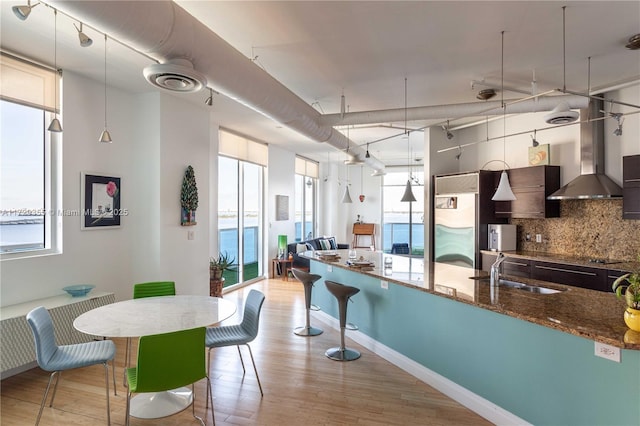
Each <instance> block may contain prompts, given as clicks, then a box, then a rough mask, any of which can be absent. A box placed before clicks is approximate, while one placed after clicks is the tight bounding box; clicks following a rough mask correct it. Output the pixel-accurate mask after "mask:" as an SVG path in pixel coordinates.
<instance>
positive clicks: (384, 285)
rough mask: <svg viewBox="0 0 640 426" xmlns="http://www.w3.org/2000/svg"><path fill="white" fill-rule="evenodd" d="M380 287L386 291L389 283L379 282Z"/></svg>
mask: <svg viewBox="0 0 640 426" xmlns="http://www.w3.org/2000/svg"><path fill="white" fill-rule="evenodd" d="M380 287H381V288H383V289H385V290H388V289H389V281H384V280H380Z"/></svg>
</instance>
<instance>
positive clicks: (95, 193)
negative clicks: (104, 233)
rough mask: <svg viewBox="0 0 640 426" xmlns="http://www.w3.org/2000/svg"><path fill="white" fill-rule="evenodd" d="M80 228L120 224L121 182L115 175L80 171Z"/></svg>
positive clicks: (121, 213) (102, 227) (106, 226)
mask: <svg viewBox="0 0 640 426" xmlns="http://www.w3.org/2000/svg"><path fill="white" fill-rule="evenodd" d="M80 186H81V197H80V198H81V200H82V201H81V203H82V215H81V216H82V223H81V228H82V229H105V228H112V227H114V226H120V216H123V215H124V214H123V213H124V212H123V210H122V209H121V208H120V195H121V182H120V178H119V177H116V176H104V175H97V174H89V173H82V175H81V185H80Z"/></svg>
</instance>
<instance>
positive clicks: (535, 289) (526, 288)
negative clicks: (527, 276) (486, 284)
mask: <svg viewBox="0 0 640 426" xmlns="http://www.w3.org/2000/svg"><path fill="white" fill-rule="evenodd" d="M498 285H502V286H505V287H511V288H515V289H518V290H523V291H528V292H529V293H537V294H554V293H560V292H561V291H562V290H555V289H553V288H547V287H538V286H534V285H527V284H524V283H519V282H517V281H510V280H500V281H498Z"/></svg>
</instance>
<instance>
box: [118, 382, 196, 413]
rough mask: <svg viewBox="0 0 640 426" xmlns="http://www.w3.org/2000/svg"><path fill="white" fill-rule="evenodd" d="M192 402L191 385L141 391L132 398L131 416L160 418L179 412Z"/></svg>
mask: <svg viewBox="0 0 640 426" xmlns="http://www.w3.org/2000/svg"><path fill="white" fill-rule="evenodd" d="M192 403H193V392H191V388H190V387H189V388H187V387H183V388H178V389H173V390H170V391H166V392H149V393H139V394H136V395H135V396H134V397H133V398H131V416H133V417H136V418H138V419H159V418H161V417H167V416H170V415H172V414H176V413H179V412H180V411H182V410H184V409H185V408H187V407H188V406H189V405H191V404H192Z"/></svg>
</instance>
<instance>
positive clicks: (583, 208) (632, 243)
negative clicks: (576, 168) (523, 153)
mask: <svg viewBox="0 0 640 426" xmlns="http://www.w3.org/2000/svg"><path fill="white" fill-rule="evenodd" d="M511 223H512V224H514V225H518V245H517V247H518V250H526V251H540V252H547V253H557V254H564V255H570V256H579V257H589V258H605V259H616V260H625V261H635V260H637V256H638V253H640V220H623V219H622V200H562V201H560V217H558V218H549V219H512V220H511ZM527 234H529V235H530V237H531V241H526V235H527ZM536 234H541V235H542V242H541V243H536V242H535V241H536Z"/></svg>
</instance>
